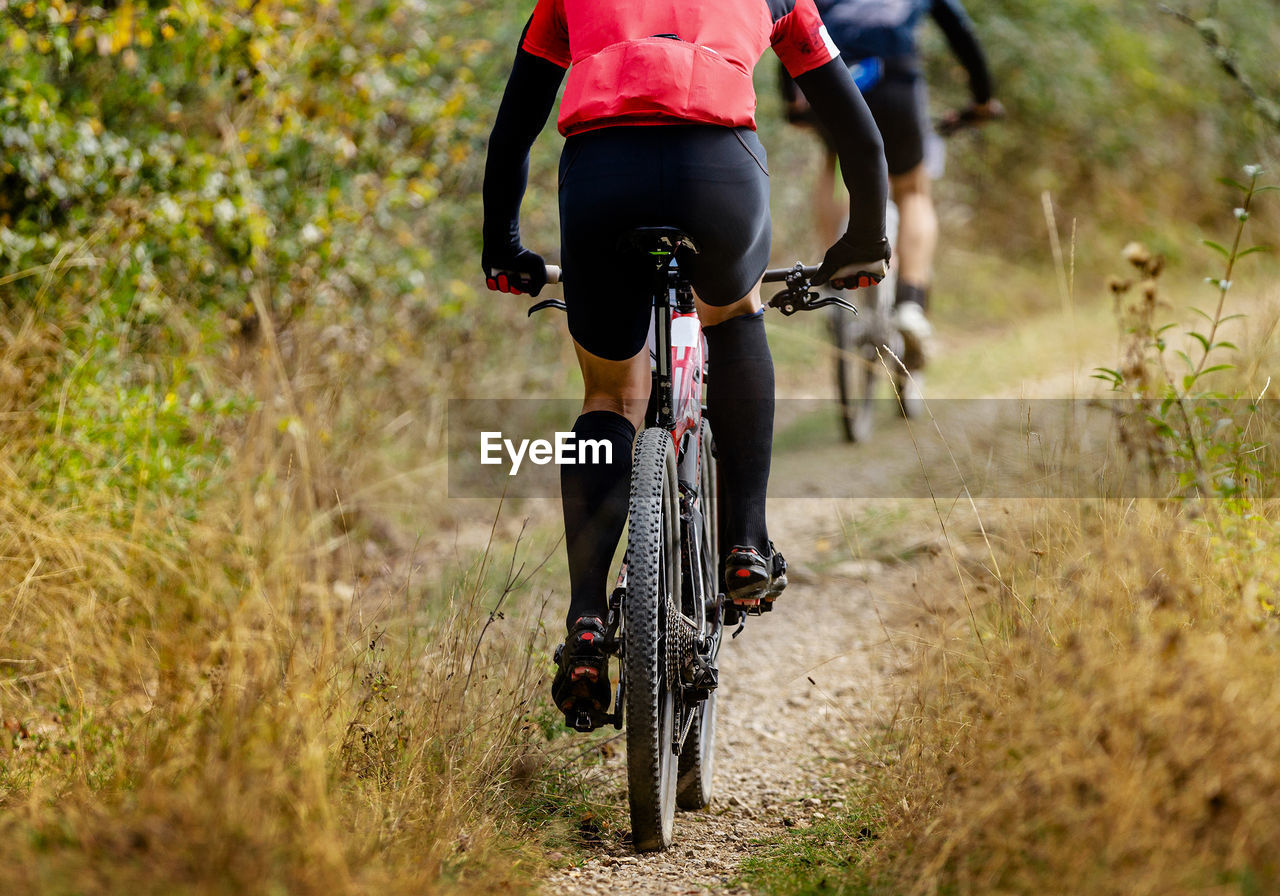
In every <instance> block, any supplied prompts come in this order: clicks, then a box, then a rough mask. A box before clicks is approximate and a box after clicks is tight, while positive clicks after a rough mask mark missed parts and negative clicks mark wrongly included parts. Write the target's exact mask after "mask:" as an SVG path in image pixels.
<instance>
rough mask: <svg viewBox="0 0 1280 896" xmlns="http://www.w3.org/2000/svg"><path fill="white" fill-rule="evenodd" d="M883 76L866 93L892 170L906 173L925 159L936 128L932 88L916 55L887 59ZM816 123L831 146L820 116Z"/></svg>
mask: <svg viewBox="0 0 1280 896" xmlns="http://www.w3.org/2000/svg"><path fill="white" fill-rule="evenodd" d="M883 64H884V75H883V77H882V78H881V79H880V80H879V81H878V82H877V83H875V84H874V85H872V86H871V88H870V89H868V90H866V91H864V92H863V94H862V98H863V99H864V100H866V101H867V108H868V109H870V110H871V115H872V117H873V118H875V120H876V127H877V128H879V130H880V136H881V138H883V140H884V157H885V161H886V162H888V163H889V174H891V175H894V176H897V175H900V174H906V173H907V172H908V171H911V170H912V169H914V168H915V167H916V166H917V165H919V164H920V163H921V162H923V161H924V153H925V144H926V142H927V141H928V139H929V136H930V134H931V133H932V131H933V126H932V125H931V124H930V123H929V91H928V89H927V87H926V85H925V82H924V78H923V77H921V75H920V71H919V63H918V61H917V60H915V59H914V58H912V57H899V58H895V59H890V60H886V61H884V63H883ZM811 119H812V123H813V124H814V126H815V127H816V128H817V130H818V134H819V135H820V136H821V137H822V140H823V142H824V143H825V144H826V145H827V149H828V150H830V151H831V152H832V153H834V152H835V151H836V150H835V143H834V142H832V140H831V135H830V134H829V133H828V132H827V130H826V128H824V127H823V126H822V124H821V122H819V121H817V117H816V116H812V115H811Z"/></svg>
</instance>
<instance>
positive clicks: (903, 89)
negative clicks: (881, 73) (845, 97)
mask: <svg viewBox="0 0 1280 896" xmlns="http://www.w3.org/2000/svg"><path fill="white" fill-rule="evenodd" d="M863 99H865V100H866V101H867V108H868V109H870V110H871V115H872V117H874V118H875V120H876V127H878V128H879V129H880V136H881V137H883V138H884V157H885V161H887V162H888V163H889V173H890V174H891V175H895V176H896V175H899V174H906V173H907V172H908V171H911V170H912V169H913V168H915V167H916V166H917V165H919V164H920V163H921V162H923V161H924V147H925V140H926V139H927V138H928V135H929V133H930V130H931V126H930V124H929V95H928V91H927V89H926V88H925V83H924V79H923V78H906V77H901V78H900V77H894V76H893V75H892V74H887V75H886V77H885V79H884V80H883V81H881V82H880V83H879V84H876V85H875V86H874V87H872V88H871V89H870V90H868V91H867V92H866V93H865V94H863Z"/></svg>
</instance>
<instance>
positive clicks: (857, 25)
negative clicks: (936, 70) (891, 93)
mask: <svg viewBox="0 0 1280 896" xmlns="http://www.w3.org/2000/svg"><path fill="white" fill-rule="evenodd" d="M817 5H818V12H819V14H821V16H822V21H823V22H825V23H826V26H827V31H829V32H830V34H831V38H832V40H834V41H835V42H836V46H837V47H839V48H840V54H841V55H842V56H843V57H844V58H845V60H846V61H853V60H855V59H865V58H866V57H868V56H879V57H882V58H885V59H893V58H896V57H900V56H913V55H915V53H916V37H915V33H916V26H917V25H919V24H920V19H921V18H923V17H924V15H925V14H926V13H933V12H934V7H949V8H948V9H945V10H944V11H943V12H944V16H943V18H946V19H951V20H954V19H957V18H958V19H959V20H961V21H962V22H964V24H965V25H967V24H968V16H967V15H965V12H964V9H963V7H961V6H960V4H959V3H958V2H956V0H817ZM948 12H949V13H952V15H950V16H946V15H945V13H948ZM935 17H937V16H936V15H935ZM939 21H940V23H941V21H942V19H940V20H939Z"/></svg>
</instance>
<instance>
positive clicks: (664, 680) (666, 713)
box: [622, 427, 680, 851]
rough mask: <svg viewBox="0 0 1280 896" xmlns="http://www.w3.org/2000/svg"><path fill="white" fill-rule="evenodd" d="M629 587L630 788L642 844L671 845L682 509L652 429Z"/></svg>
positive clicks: (643, 443) (669, 458)
mask: <svg viewBox="0 0 1280 896" xmlns="http://www.w3.org/2000/svg"><path fill="white" fill-rule="evenodd" d="M628 527H629V529H628V531H629V535H628V541H627V591H626V597H625V598H624V600H623V602H622V614H623V618H622V662H623V665H624V674H625V679H626V689H625V690H626V696H625V697H624V700H625V704H626V705H625V713H626V716H625V717H626V723H625V728H626V739H627V788H628V793H629V796H630V802H631V836H632V841H633V843H634V845H635V848H636V849H637V850H641V851H652V850H659V849H666V848H667V847H668V846H670V845H671V832H672V828H673V825H674V818H675V808H676V779H677V766H678V757H677V756H676V755H675V752H674V748H673V744H674V743H675V733H676V699H677V696H676V693H675V687H676V683H675V682H674V681H673V680H672V677H671V675H670V672H669V669H670V666H671V663H669V662H668V658H667V647H668V644H667V620H668V616H669V614H670V613H671V612H673V611H674V607H673V600H674V598H673V595H679V594H680V508H679V499H678V496H677V492H676V459H675V452H674V450H673V448H672V444H671V435H670V434H669V433H668V432H667V431H666V430H664V429H661V428H658V427H651V428H649V429H646V430H644V431H642V432H641V433H640V437H639V439H638V440H637V441H636V449H635V462H634V465H633V467H632V472H631V508H630V518H629V521H628Z"/></svg>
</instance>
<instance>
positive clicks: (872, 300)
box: [828, 69, 991, 443]
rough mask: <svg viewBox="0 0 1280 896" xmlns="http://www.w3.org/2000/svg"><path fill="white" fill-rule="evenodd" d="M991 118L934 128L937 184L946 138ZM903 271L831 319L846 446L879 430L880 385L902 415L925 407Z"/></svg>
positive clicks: (955, 116)
mask: <svg viewBox="0 0 1280 896" xmlns="http://www.w3.org/2000/svg"><path fill="white" fill-rule="evenodd" d="M851 73H852V74H853V75H854V79H855V82H856V83H857V84H858V85H859V87H860V88H861V89H863V90H866V89H868V88H869V87H870V86H872V85H874V83H875V80H876V79H878V77H879V74H880V71H879V70H878V69H876V70H871V71H852V70H851ZM990 120H991V118H990V116H988V115H982V114H979V113H977V112H975V110H974V109H972V108H969V109H965V110H961V111H958V112H953V113H951V114H950V115H947V116H945V117H943V118H941V119H939V120H938V121H937V122H935V124H934V131H935V133H936V134H937V138H936V139H935V142H934V144H933V146H932V147H931V149H930V151H931V152H932V153H933V163H932V164H933V165H934V166H936V167H935V170H933V171H932V172H931V174H932V176H933V177H934V178H935V179H936V178H937V177H940V176H941V174H942V159H943V158H944V155H945V150H943V148H942V139H943V138H950V137H952V136H954V135H956V134H958V133H960V132H961V131H964V130H967V129H969V128H974V127H978V126H980V125H982V124H984V123H986V122H987V121H990ZM885 235H886V236H887V237H888V238H889V243H890V245H894V246H896V245H897V242H898V207H897V206H896V205H895V204H894V203H893V201H892V200H890V201H889V203H888V205H887V206H886V209H885ZM897 281H898V271H897V266H896V265H891V266H890V268H889V273H888V275H887V276H886V277H885V278H884V279H883V280H881V281H880V283H879V285H877V286H873V287H868V289H869V290H870V294H869V295H868V296H867V300H866V301H865V302H863V303H862V305H863V306H864V310H865V312H866V313H863V314H860V315H858V316H857V317H856V318H854V317H850V316H849V315H846V314H842V313H839V312H838V311H837V312H833V313H832V314H831V315H830V316H829V318H828V325H829V328H830V331H831V341H832V342H833V343H834V345H835V349H836V351H835V368H836V392H837V395H838V397H839V403H840V428H841V431H842V432H843V433H844V437H845V439H846V441H849V442H858V443H860V442H866V441H868V440H869V439H870V438H871V434H872V430H873V428H874V419H875V416H874V411H875V409H876V407H878V406H879V407H882V406H883V405H884V404H886V403H887V402H884V401H878V400H877V392H878V391H880V390H881V389H882V387H881V386H880V385H878V384H879V383H888V384H890V387H891V388H890V389H889V390H887V391H885V392H884V395H885V398H886V399H887V398H892V399H893V406H894V408H895V409H896V410H897V412H898V413H899V414H900V415H901V416H903V417H906V418H908V419H911V418H915V417H917V416H919V414H920V412H921V411H922V410H923V407H924V397H923V394H922V387H923V375H922V374H921V372H920V371H919V370H913V371H910V372H908V370H907V368H906V366H905V364H904V363H903V358H904V353H905V349H906V346H905V340H904V338H903V335H902V333H901V331H899V330H898V328H897V325H896V324H895V323H894V294H895V292H896V291H897Z"/></svg>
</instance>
